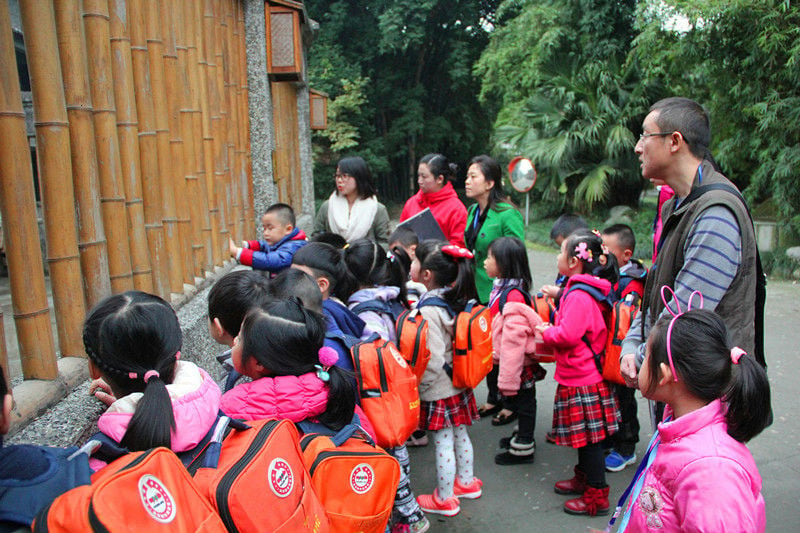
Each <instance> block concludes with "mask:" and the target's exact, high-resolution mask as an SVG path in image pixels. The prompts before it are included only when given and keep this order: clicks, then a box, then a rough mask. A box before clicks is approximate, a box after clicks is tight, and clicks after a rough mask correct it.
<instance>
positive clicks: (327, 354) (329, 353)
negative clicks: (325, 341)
mask: <svg viewBox="0 0 800 533" xmlns="http://www.w3.org/2000/svg"><path fill="white" fill-rule="evenodd" d="M318 354H319V362H320V363H322V364H323V365H324V366H325V369H326V370H327V368H328V367H331V366H333V365H335V364H336V363H337V362H338V361H339V354H337V353H336V350H334V349H333V348H331V347H330V346H323V347H322V348H320V349H319V352H318Z"/></svg>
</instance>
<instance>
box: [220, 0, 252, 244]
mask: <svg viewBox="0 0 800 533" xmlns="http://www.w3.org/2000/svg"><path fill="white" fill-rule="evenodd" d="M233 4H234V2H233V1H232V0H223V6H224V8H225V21H226V23H227V24H226V38H225V43H226V45H227V46H226V55H225V63H226V64H227V65H228V68H227V69H226V72H227V76H226V80H225V85H226V92H227V93H228V116H229V117H230V123H229V125H228V167H229V170H228V175H229V179H230V182H231V196H232V198H231V207H232V209H233V212H232V218H233V221H232V222H233V229H232V230H231V232H232V233H233V235H236V237H237V238H239V239H241V238H243V237H244V235H245V234H244V209H243V206H242V182H241V180H240V179H239V178H240V176H239V165H238V163H237V161H238V160H237V155H236V145H237V142H238V134H239V133H238V132H239V127H240V126H239V95H238V94H237V92H238V89H237V88H238V78H237V76H238V74H237V70H238V69H237V67H238V60H237V59H235V58H236V53H237V52H236V51H237V39H238V31H237V30H236V21H235V19H234V18H233V17H234V5H233ZM248 233H249V232H248Z"/></svg>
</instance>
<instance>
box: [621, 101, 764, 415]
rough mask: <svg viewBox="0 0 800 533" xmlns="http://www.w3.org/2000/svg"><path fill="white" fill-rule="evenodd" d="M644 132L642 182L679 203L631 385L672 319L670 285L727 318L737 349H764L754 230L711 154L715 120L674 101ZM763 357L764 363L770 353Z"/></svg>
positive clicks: (637, 334)
mask: <svg viewBox="0 0 800 533" xmlns="http://www.w3.org/2000/svg"><path fill="white" fill-rule="evenodd" d="M642 130H643V131H642V135H641V136H640V137H639V141H638V142H637V143H636V153H637V154H638V155H639V160H640V161H641V168H642V176H643V177H644V178H645V179H649V180H651V181H653V180H661V181H663V182H664V183H666V184H667V185H669V186H670V187H672V189H673V190H674V191H675V197H674V198H673V199H671V200H669V201H667V202H666V203H665V205H664V208H663V210H662V218H663V221H664V226H663V231H662V234H661V238H660V239H659V242H658V243H657V245H656V246H657V248H658V258H657V260H656V263H655V265H653V268H652V270H651V271H650V274H649V275H648V277H647V284H646V286H645V289H644V296H643V299H642V306H641V312H640V313H639V314H638V315H637V317H636V318H635V320H634V323H633V324H632V325H631V328H630V331H629V333H628V336H627V337H626V338H625V341H624V342H623V344H622V356H621V358H620V366H621V370H622V374H623V376H624V377H625V380H626V382H627V384H628V386H631V387H635V386H637V370H638V368H640V367H641V363H642V361H643V360H644V355H645V351H644V350H645V342H644V341H645V340H646V339H647V335H648V334H649V331H650V328H651V327H652V326H653V324H654V323H655V322H656V320H657V319H658V318H659V317H661V316H665V315H666V314H667V313H669V311H668V310H667V309H665V306H664V303H663V302H662V299H661V295H660V291H661V287H662V286H663V285H667V286H669V287H672V288H673V289H674V291H675V295H676V297H677V299H678V301H679V302H680V308H681V309H683V310H685V309H686V307H687V305H688V301H689V296H690V295H691V293H692V292H693V291H700V293H702V295H703V303H704V308H705V309H710V310H714V311H716V312H717V313H718V314H719V315H720V316H721V317H722V318H723V319H724V320H725V323H726V324H727V326H728V330H729V331H730V333H731V335H732V337H733V343H734V345H736V346H739V347H741V348H743V349H744V350H746V351H747V352H748V353H750V354H753V353H754V352H753V350H754V348H755V346H756V335H755V329H756V328H755V323H756V309H755V308H756V306H755V305H754V304H753V302H754V301H756V281H757V268H756V257H757V249H756V241H755V235H754V231H753V224H752V222H751V219H750V215H749V213H748V210H747V206H746V205H745V204H744V202H743V200H742V199H741V195H740V194H739V191H738V189H736V187H735V186H734V185H733V183H731V182H730V181H729V180H728V179H727V178H726V177H725V176H723V175H722V174H721V173H720V172H719V170H718V168H717V166H716V163H715V162H714V160H713V158H712V157H711V154H710V152H709V150H708V145H709V143H710V141H711V132H710V127H709V117H708V114H707V113H706V111H705V109H703V107H702V106H700V105H699V104H698V103H696V102H694V101H692V100H689V99H688V98H666V99H664V100H660V101H658V102H656V103H655V104H654V105H653V106H652V107H651V108H650V111H649V113H648V115H647V117H645V119H644V122H643V123H642ZM696 301H697V298H695V302H696ZM670 307H672V308H673V309H674V308H676V304H675V303H674V302H673V303H672V305H671V306H670ZM757 358H760V359H761V362H762V364H763V354H757ZM657 418H660V417H657Z"/></svg>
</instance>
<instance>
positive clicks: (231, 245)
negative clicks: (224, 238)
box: [228, 238, 239, 257]
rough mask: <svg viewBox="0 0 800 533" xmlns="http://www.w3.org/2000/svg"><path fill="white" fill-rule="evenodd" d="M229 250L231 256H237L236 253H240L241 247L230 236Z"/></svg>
mask: <svg viewBox="0 0 800 533" xmlns="http://www.w3.org/2000/svg"><path fill="white" fill-rule="evenodd" d="M228 251H230V253H231V257H236V254H238V253H239V247H238V246H236V243H235V242H233V239H231V238H228Z"/></svg>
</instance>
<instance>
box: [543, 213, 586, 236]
mask: <svg viewBox="0 0 800 533" xmlns="http://www.w3.org/2000/svg"><path fill="white" fill-rule="evenodd" d="M588 227H589V225H588V224H587V223H586V221H585V220H584V219H583V217H582V216H580V215H572V214H564V215H561V216H560V217H558V218H557V219H556V221H555V222H553V228H552V229H551V230H550V239H552V240H556V239H557V238H558V237H561V238H564V239H566V238H567V237H569V236H570V235H571V234H572V233H573V232H574V231H575V230H579V229H587V228H588Z"/></svg>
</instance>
